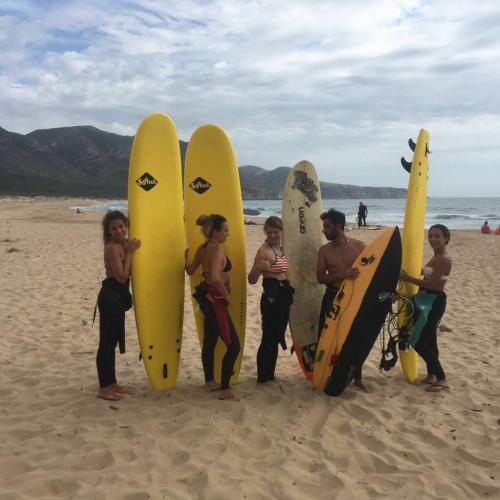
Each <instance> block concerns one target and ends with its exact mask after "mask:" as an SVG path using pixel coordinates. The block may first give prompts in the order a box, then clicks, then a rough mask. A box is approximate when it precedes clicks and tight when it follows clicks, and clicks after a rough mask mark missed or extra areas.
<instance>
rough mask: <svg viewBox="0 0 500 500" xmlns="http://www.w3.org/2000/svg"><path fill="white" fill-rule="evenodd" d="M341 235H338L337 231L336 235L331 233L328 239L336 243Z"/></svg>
mask: <svg viewBox="0 0 500 500" xmlns="http://www.w3.org/2000/svg"><path fill="white" fill-rule="evenodd" d="M338 235H339V233H337V231H335V232H334V233H330V234H329V235H327V236H326V239H327V240H328V241H335V240H336V239H337V237H338Z"/></svg>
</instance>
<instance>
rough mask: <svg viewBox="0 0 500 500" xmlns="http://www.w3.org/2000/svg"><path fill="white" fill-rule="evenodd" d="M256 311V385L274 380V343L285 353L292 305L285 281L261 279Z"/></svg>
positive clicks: (276, 356)
mask: <svg viewBox="0 0 500 500" xmlns="http://www.w3.org/2000/svg"><path fill="white" fill-rule="evenodd" d="M262 288H263V292H262V296H261V299H260V312H261V317H262V340H261V342H260V346H259V349H258V351H257V382H258V383H264V382H268V381H270V380H274V372H275V370H276V361H277V359H278V344H281V347H282V348H283V349H284V350H286V348H287V346H286V341H285V332H286V327H287V325H288V318H289V315H290V306H291V304H292V302H293V292H294V290H293V288H292V287H291V286H290V283H289V282H288V280H278V279H276V278H264V279H263V281H262Z"/></svg>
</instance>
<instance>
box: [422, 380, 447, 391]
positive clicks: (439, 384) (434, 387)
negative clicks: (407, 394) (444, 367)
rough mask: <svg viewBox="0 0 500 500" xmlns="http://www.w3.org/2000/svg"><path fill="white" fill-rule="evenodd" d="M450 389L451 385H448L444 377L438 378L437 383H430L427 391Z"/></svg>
mask: <svg viewBox="0 0 500 500" xmlns="http://www.w3.org/2000/svg"><path fill="white" fill-rule="evenodd" d="M449 389H450V386H449V385H448V382H447V381H446V379H444V380H438V381H437V382H436V383H435V384H432V385H430V386H429V387H427V389H426V391H427V392H441V391H448V390H449Z"/></svg>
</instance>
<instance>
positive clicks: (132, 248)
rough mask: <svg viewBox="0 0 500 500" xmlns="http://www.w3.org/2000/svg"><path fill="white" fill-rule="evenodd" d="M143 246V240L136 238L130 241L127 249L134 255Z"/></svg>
mask: <svg viewBox="0 0 500 500" xmlns="http://www.w3.org/2000/svg"><path fill="white" fill-rule="evenodd" d="M140 246H141V240H136V239H135V238H134V239H133V240H131V241H129V242H128V244H127V248H126V249H125V251H126V252H127V253H129V254H130V255H132V254H133V253H134V252H135V251H136V250H137V249H138V248H139V247H140Z"/></svg>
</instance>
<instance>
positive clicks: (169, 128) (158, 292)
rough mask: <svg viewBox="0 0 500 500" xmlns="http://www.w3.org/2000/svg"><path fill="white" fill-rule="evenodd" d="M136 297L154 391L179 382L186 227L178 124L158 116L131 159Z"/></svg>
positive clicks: (148, 122) (144, 127)
mask: <svg viewBox="0 0 500 500" xmlns="http://www.w3.org/2000/svg"><path fill="white" fill-rule="evenodd" d="M128 213H129V218H130V229H129V235H130V238H131V239H132V238H137V239H139V240H141V246H140V248H139V249H138V250H137V251H136V252H135V254H134V257H133V261H132V292H133V299H134V312H135V319H136V324H137V332H138V335H139V344H140V348H141V355H142V359H143V361H144V365H145V367H146V372H147V374H148V377H149V381H150V384H151V386H152V387H153V388H154V389H156V390H161V389H171V388H173V387H175V384H176V382H177V373H178V369H179V360H180V353H181V345H182V323H183V312H184V246H185V240H184V221H183V202H182V180H181V158H180V150H179V140H178V137H177V130H176V128H175V124H174V122H173V121H172V120H171V118H170V117H168V116H167V115H165V114H162V113H153V114H151V115H149V116H147V117H146V118H145V119H144V120H143V121H142V123H141V124H140V126H139V128H138V130H137V134H136V136H135V139H134V144H133V146H132V151H131V154H130V165H129V177H128Z"/></svg>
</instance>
